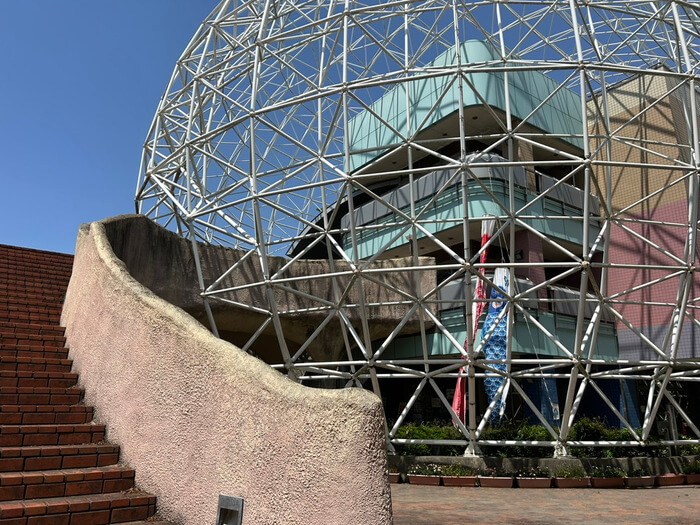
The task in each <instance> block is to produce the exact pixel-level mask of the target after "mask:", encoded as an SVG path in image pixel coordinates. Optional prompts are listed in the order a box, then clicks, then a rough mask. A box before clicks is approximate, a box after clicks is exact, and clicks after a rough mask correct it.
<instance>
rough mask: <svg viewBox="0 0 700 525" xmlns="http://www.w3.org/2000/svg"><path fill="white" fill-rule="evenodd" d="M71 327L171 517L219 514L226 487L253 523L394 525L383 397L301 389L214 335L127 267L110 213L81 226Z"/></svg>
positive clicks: (114, 429) (199, 521)
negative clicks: (111, 230)
mask: <svg viewBox="0 0 700 525" xmlns="http://www.w3.org/2000/svg"><path fill="white" fill-rule="evenodd" d="M121 220H123V219H121ZM105 222H106V224H108V225H109V224H110V223H114V220H112V221H105ZM140 249H141V250H142V251H139V252H134V253H135V256H138V257H143V258H145V259H144V263H145V262H148V261H147V259H148V258H149V257H153V256H154V255H152V254H149V253H147V252H144V251H143V245H142V247H141V248H140ZM155 256H157V255H155ZM171 266H173V265H171ZM144 267H145V266H144ZM173 271H175V270H173ZM178 271H179V270H178ZM141 277H142V278H144V277H143V276H141ZM62 324H63V325H64V326H65V327H66V337H67V340H68V346H69V349H70V357H71V358H72V359H73V360H74V363H75V368H76V370H77V371H78V372H79V373H80V384H81V386H83V387H84V388H85V400H86V403H88V404H90V405H93V406H94V407H95V409H96V419H97V420H99V421H100V422H103V423H106V424H107V428H108V432H107V436H108V438H109V440H110V441H112V442H114V443H118V444H119V445H121V447H122V456H121V459H122V461H123V462H125V463H126V464H128V465H130V466H132V467H134V468H136V473H137V474H136V481H137V483H138V485H139V486H141V487H142V488H143V489H145V490H149V491H152V492H154V493H155V494H156V495H157V496H158V507H159V509H160V512H161V514H162V515H163V517H164V518H166V519H169V520H172V521H175V522H177V523H184V524H193V525H206V524H213V523H214V521H215V516H216V510H217V499H218V495H219V494H227V495H231V496H237V497H243V498H245V515H244V523H247V524H253V523H290V524H310V523H319V524H332V523H339V524H341V523H342V524H353V523H356V524H374V523H377V524H378V523H389V522H391V499H390V492H389V485H388V482H387V478H386V474H385V466H386V452H385V444H384V435H383V412H382V407H381V403H380V401H379V399H378V398H377V397H376V396H374V394H371V393H370V392H367V391H364V390H358V389H345V390H333V391H326V390H319V389H310V388H306V387H303V386H300V385H298V384H296V383H294V382H292V381H290V380H288V379H287V378H285V377H284V376H282V375H281V374H279V373H277V372H275V371H274V370H272V369H271V368H270V367H268V366H267V365H265V364H264V363H262V362H261V361H259V360H257V359H255V358H253V357H251V356H249V355H247V354H245V353H243V352H242V351H240V350H239V349H238V348H236V347H234V346H232V345H231V344H229V343H226V342H224V341H222V340H219V339H216V338H215V337H213V336H212V335H211V334H210V333H209V332H208V331H207V330H206V329H205V328H204V327H202V326H201V325H200V324H199V323H198V322H197V321H195V320H194V319H193V318H192V317H191V316H190V315H188V314H187V313H185V312H184V311H183V310H181V309H180V308H178V307H176V306H173V305H172V304H170V303H168V302H166V301H165V300H163V299H161V298H160V297H158V296H157V295H155V294H154V293H153V292H151V291H150V290H149V289H147V288H145V287H144V286H143V285H141V284H140V283H139V282H138V281H137V280H135V279H134V278H133V277H132V276H131V275H130V274H129V273H128V272H127V271H126V268H125V265H124V263H123V262H122V261H121V260H119V259H118V258H117V257H116V256H115V255H114V253H113V251H112V247H111V245H110V243H109V241H108V239H107V236H106V234H105V224H103V223H99V222H98V223H93V224H90V225H83V226H81V228H80V232H79V235H78V241H77V245H76V255H75V263H74V268H73V275H72V278H71V282H70V286H69V289H68V293H67V296H66V302H65V305H64V309H63V316H62Z"/></svg>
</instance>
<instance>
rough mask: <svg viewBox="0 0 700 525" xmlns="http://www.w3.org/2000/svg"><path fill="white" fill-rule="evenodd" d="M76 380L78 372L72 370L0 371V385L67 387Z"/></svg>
mask: <svg viewBox="0 0 700 525" xmlns="http://www.w3.org/2000/svg"><path fill="white" fill-rule="evenodd" d="M77 382H78V374H74V373H72V372H70V373H66V372H17V371H14V372H13V371H10V370H7V371H0V387H3V386H17V387H23V386H31V387H49V388H68V387H71V386H73V385H75V384H76V383H77Z"/></svg>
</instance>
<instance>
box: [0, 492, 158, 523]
mask: <svg viewBox="0 0 700 525" xmlns="http://www.w3.org/2000/svg"><path fill="white" fill-rule="evenodd" d="M154 504H155V496H153V495H152V494H149V493H148V492H143V491H139V490H133V491H124V492H108V493H105V494H85V495H80V496H61V497H58V498H37V499H31V500H10V501H4V502H0V518H20V517H23V516H36V515H42V514H56V515H59V514H61V513H67V512H71V511H73V512H76V511H77V512H86V511H95V510H109V509H119V508H124V507H136V506H147V505H154Z"/></svg>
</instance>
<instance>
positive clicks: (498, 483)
mask: <svg viewBox="0 0 700 525" xmlns="http://www.w3.org/2000/svg"><path fill="white" fill-rule="evenodd" d="M479 483H480V484H481V486H482V487H488V488H492V489H509V488H512V487H513V478H500V477H494V478H491V477H484V478H482V477H479Z"/></svg>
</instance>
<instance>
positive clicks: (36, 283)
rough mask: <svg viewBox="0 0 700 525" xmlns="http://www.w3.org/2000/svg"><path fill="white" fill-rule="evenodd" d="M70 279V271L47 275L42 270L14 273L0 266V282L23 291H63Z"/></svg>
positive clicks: (55, 292)
mask: <svg viewBox="0 0 700 525" xmlns="http://www.w3.org/2000/svg"><path fill="white" fill-rule="evenodd" d="M69 281H70V272H66V273H61V274H54V275H47V274H46V273H44V272H43V271H37V272H36V273H33V272H26V273H16V272H12V271H6V270H4V269H3V268H0V283H3V285H6V286H8V287H13V288H17V289H19V290H23V291H32V293H40V292H42V291H46V292H47V293H48V292H49V291H50V292H51V294H53V295H58V294H61V293H65V291H66V288H67V287H68V282H69Z"/></svg>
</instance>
